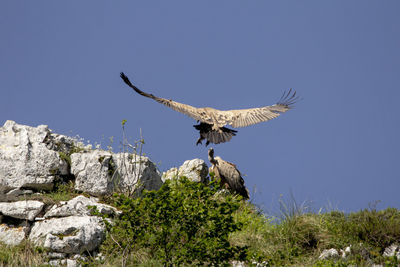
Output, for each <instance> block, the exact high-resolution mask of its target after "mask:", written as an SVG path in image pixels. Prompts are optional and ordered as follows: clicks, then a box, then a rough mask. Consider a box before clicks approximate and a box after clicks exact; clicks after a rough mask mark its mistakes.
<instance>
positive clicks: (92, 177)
mask: <svg viewBox="0 0 400 267" xmlns="http://www.w3.org/2000/svg"><path fill="white" fill-rule="evenodd" d="M67 179H73V180H74V182H75V189H76V190H79V191H82V192H86V193H89V194H91V195H96V196H98V195H105V194H109V193H112V192H114V191H129V192H130V193H132V192H134V191H137V192H140V191H141V190H142V189H147V190H157V189H159V188H160V187H161V185H162V181H161V175H160V172H159V171H158V170H157V168H156V166H155V164H154V163H153V162H151V161H150V159H149V158H147V157H143V156H139V155H135V154H128V153H112V152H108V151H104V150H100V149H91V146H90V145H88V146H84V145H83V144H82V143H81V142H79V141H78V140H75V139H74V138H72V137H68V136H64V135H60V134H56V133H52V132H51V130H49V129H48V127H47V126H46V125H40V126H38V127H30V126H25V125H20V124H17V123H15V122H14V121H7V122H6V123H5V124H4V125H3V127H0V196H1V195H5V194H7V193H8V196H18V195H20V194H24V193H26V192H27V189H32V190H34V191H39V190H47V191H49V190H51V189H52V188H53V187H54V185H55V183H56V182H58V183H60V182H61V183H62V182H64V181H65V180H67ZM2 199H3V200H5V198H4V197H2V198H0V201H1V200H2Z"/></svg>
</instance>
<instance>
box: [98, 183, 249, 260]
mask: <svg viewBox="0 0 400 267" xmlns="http://www.w3.org/2000/svg"><path fill="white" fill-rule="evenodd" d="M217 190H218V185H217V183H214V182H212V183H210V185H209V186H204V185H203V184H201V183H195V182H191V181H189V180H188V179H186V178H182V179H177V180H168V181H167V182H166V183H165V184H164V185H163V186H162V187H161V189H160V190H158V191H150V192H144V194H143V195H142V197H140V198H137V199H132V198H129V197H126V196H125V195H122V194H121V195H116V196H115V206H116V207H117V208H119V209H120V210H122V211H123V214H122V215H121V216H120V218H118V219H117V220H116V221H115V224H114V225H112V226H111V225H109V229H110V232H109V238H108V239H107V240H106V241H105V242H104V244H103V246H102V250H103V252H104V254H105V255H107V256H106V257H107V258H108V259H109V260H111V258H114V260H117V261H121V262H126V263H128V264H129V265H132V266H135V265H137V264H140V263H142V261H143V257H144V258H146V257H147V258H148V257H149V258H150V259H151V260H152V261H153V262H155V261H157V262H159V264H162V265H165V266H178V265H182V264H185V265H187V264H192V265H203V264H205V263H207V264H215V265H221V264H222V265H225V264H226V263H228V262H229V260H230V259H235V258H237V259H244V257H245V253H246V248H245V247H241V246H232V245H231V244H230V243H229V240H228V238H229V234H230V233H232V232H235V231H238V230H240V229H241V227H242V223H240V222H237V221H235V220H234V216H233V215H234V212H235V211H237V210H238V208H239V207H240V205H241V199H240V197H236V196H232V195H228V196H222V195H218V194H216V193H217ZM138 253H139V255H138ZM140 254H141V255H140ZM135 255H136V256H135ZM121 256H122V258H121ZM145 261H147V260H145Z"/></svg>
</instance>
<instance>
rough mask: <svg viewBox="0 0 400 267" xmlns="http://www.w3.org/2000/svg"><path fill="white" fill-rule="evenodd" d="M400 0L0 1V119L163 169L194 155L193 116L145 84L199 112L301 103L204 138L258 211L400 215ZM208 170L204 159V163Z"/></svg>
mask: <svg viewBox="0 0 400 267" xmlns="http://www.w3.org/2000/svg"><path fill="white" fill-rule="evenodd" d="M399 10H400V2H398V1H389V0H387V1H365V0H362V1H361V0H358V1H356V0H354V1H237V0H230V1H187V0H185V1H183V0H182V1H175V0H171V1H97V0H96V1H68V2H58V1H50V0H48V1H34V2H33V1H1V3H0V36H1V42H0V59H1V61H0V82H1V85H0V88H1V98H0V99H1V105H0V124H4V122H5V121H6V120H9V119H10V120H15V121H16V122H18V123H21V124H27V125H31V126H37V125H39V124H47V125H49V127H50V128H51V129H53V130H54V132H57V133H62V134H67V135H77V134H78V135H80V136H81V137H82V138H84V139H85V140H86V141H90V142H91V143H95V142H97V143H102V145H103V147H105V146H107V145H108V144H109V137H111V136H114V140H115V141H114V147H115V149H114V151H118V143H119V142H120V140H121V135H122V132H121V121H122V120H123V119H126V120H127V125H126V132H127V135H128V136H129V137H130V138H131V140H135V139H138V138H139V131H140V129H141V130H142V133H143V137H144V139H145V141H146V144H145V146H144V151H145V153H146V154H147V156H149V157H150V158H151V159H152V160H153V161H154V162H156V163H157V164H159V165H158V166H159V169H160V170H161V171H165V170H167V169H169V168H171V167H173V166H180V165H181V164H182V163H183V161H185V160H187V159H193V158H202V159H204V160H207V148H205V147H204V146H195V141H196V140H197V138H198V133H197V132H196V130H195V129H194V128H193V127H192V125H193V124H195V121H194V120H192V119H191V118H189V117H186V116H184V115H182V114H180V113H177V112H175V111H173V110H170V109H168V108H167V107H164V106H162V105H160V104H158V103H156V102H154V101H152V100H150V99H146V98H144V97H142V96H140V95H138V94H136V93H134V92H133V91H132V90H131V89H130V88H128V87H127V86H126V85H125V84H124V83H123V82H122V80H121V79H120V78H119V73H120V72H121V71H123V72H125V73H126V75H128V77H129V78H130V79H131V80H132V81H133V82H134V83H135V84H136V85H137V86H138V87H139V88H141V89H142V90H143V91H146V92H150V93H153V94H154V95H156V96H159V97H164V98H168V99H173V100H175V101H178V102H182V103H186V104H190V105H193V106H197V107H203V106H210V107H214V108H218V109H238V108H249V107H258V106H266V105H271V104H274V103H275V102H276V101H277V100H278V99H279V97H280V96H281V94H282V93H283V91H285V90H287V89H288V88H294V89H295V90H297V92H298V94H299V95H300V96H301V97H302V98H303V99H302V101H300V102H299V103H298V104H297V105H296V108H295V109H294V110H291V111H289V112H287V113H285V114H283V115H282V116H280V117H279V118H277V119H275V120H272V121H270V122H266V123H262V124H258V125H254V126H250V127H247V128H240V129H238V130H239V133H238V135H237V136H236V137H234V138H233V139H232V140H231V142H229V143H225V144H219V145H214V146H213V147H214V149H215V153H216V155H219V156H221V157H222V158H224V159H225V160H228V161H231V162H233V163H235V164H236V165H237V166H238V168H239V169H240V170H241V172H242V173H243V174H245V175H246V176H245V177H244V179H245V182H246V185H247V186H248V187H249V189H250V192H251V195H252V201H253V202H254V203H256V204H258V205H259V206H261V207H262V208H263V209H264V210H265V211H267V212H268V211H270V210H273V209H275V207H276V206H277V203H278V200H279V198H280V196H281V195H282V196H283V198H287V197H289V196H290V194H291V192H292V194H293V195H294V197H295V199H296V201H297V202H298V203H301V202H303V201H306V202H307V205H308V206H311V207H312V208H313V209H314V210H318V209H320V208H326V207H334V208H338V209H340V210H344V211H355V210H359V209H363V208H368V206H369V205H370V204H371V203H374V202H376V201H380V202H379V204H378V205H377V208H378V209H383V208H386V207H397V208H400V194H399V188H400V175H399V171H398V166H399V159H400V157H399V151H400V141H399V136H400V119H399V111H398V109H397V105H398V99H399V98H400V88H399V84H400V52H399V51H400V49H399V48H400V16H399V15H398V13H399ZM207 162H208V161H207Z"/></svg>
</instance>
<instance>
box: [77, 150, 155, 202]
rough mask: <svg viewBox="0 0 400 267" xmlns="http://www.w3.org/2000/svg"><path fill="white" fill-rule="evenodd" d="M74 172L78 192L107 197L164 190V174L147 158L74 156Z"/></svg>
mask: <svg viewBox="0 0 400 267" xmlns="http://www.w3.org/2000/svg"><path fill="white" fill-rule="evenodd" d="M71 172H72V173H73V174H74V175H75V177H76V180H75V189H77V190H80V191H83V192H88V193H90V194H92V195H104V194H108V193H111V192H113V191H115V190H122V191H127V190H128V191H130V192H133V191H134V190H135V189H137V188H140V189H147V190H157V189H159V188H160V187H161V185H162V181H161V177H160V173H159V171H158V170H157V168H156V166H155V164H154V163H153V162H151V161H150V160H149V158H147V157H143V156H142V157H139V156H135V155H134V154H128V153H117V154H114V153H110V152H107V151H101V150H93V151H90V152H88V153H75V154H72V155H71Z"/></svg>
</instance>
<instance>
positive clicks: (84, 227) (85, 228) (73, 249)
mask: <svg viewBox="0 0 400 267" xmlns="http://www.w3.org/2000/svg"><path fill="white" fill-rule="evenodd" d="M104 237H105V226H104V223H103V221H102V219H101V218H99V217H95V216H69V217H64V218H53V219H49V220H45V221H39V222H35V223H34V224H33V227H32V229H31V232H30V234H29V239H30V240H31V241H33V243H34V244H35V245H37V246H41V247H43V248H46V249H48V250H50V251H53V252H60V253H66V254H80V253H83V252H85V251H92V250H94V249H96V248H97V247H98V246H99V245H100V244H101V242H102V241H103V239H104Z"/></svg>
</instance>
